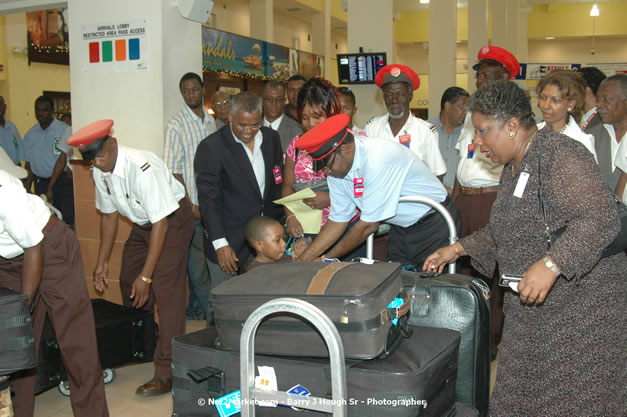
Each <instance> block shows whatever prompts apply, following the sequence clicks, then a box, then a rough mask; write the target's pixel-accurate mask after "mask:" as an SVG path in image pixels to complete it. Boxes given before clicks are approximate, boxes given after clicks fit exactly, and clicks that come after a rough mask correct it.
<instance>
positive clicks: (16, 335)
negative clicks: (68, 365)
mask: <svg viewBox="0 0 627 417" xmlns="http://www.w3.org/2000/svg"><path fill="white" fill-rule="evenodd" d="M34 366H35V340H34V339H33V327H32V325H31V319H30V312H29V311H28V296H27V295H26V294H20V293H18V292H15V291H13V290H12V289H10V288H5V287H0V375H9V374H12V373H13V372H16V371H19V370H22V369H29V368H33V367H34Z"/></svg>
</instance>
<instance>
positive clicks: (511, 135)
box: [509, 131, 514, 139]
mask: <svg viewBox="0 0 627 417" xmlns="http://www.w3.org/2000/svg"><path fill="white" fill-rule="evenodd" d="M509 138H510V139H514V132H512V131H510V132H509Z"/></svg>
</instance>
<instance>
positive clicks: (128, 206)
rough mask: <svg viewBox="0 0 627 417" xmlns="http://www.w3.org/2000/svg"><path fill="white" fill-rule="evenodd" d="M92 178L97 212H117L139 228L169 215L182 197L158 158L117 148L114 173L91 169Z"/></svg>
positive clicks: (174, 179)
mask: <svg viewBox="0 0 627 417" xmlns="http://www.w3.org/2000/svg"><path fill="white" fill-rule="evenodd" d="M93 177H94V182H95V183H96V208H97V209H98V210H100V212H101V213H105V214H108V213H114V212H116V211H118V212H119V213H120V214H122V215H124V216H126V217H128V218H129V220H130V221H132V222H133V223H135V224H138V225H140V226H141V225H145V224H148V223H153V224H154V223H156V222H158V221H159V220H161V219H163V218H165V217H166V216H168V215H170V214H171V213H173V212H174V211H175V210H176V209H178V208H179V203H178V202H179V200H180V199H182V198H183V197H185V188H183V184H181V183H180V182H179V181H177V180H176V178H174V176H173V175H172V174H171V173H170V170H169V169H168V167H166V166H165V163H164V162H163V161H162V160H161V159H159V158H158V157H157V155H155V154H154V153H152V152H148V151H141V150H139V149H133V148H127V147H125V146H122V145H120V144H118V157H117V160H116V161H115V167H114V168H113V172H102V171H101V170H99V169H98V168H94V171H93Z"/></svg>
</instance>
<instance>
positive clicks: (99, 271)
mask: <svg viewBox="0 0 627 417" xmlns="http://www.w3.org/2000/svg"><path fill="white" fill-rule="evenodd" d="M108 273H109V267H108V265H107V264H104V265H96V268H95V269H94V274H93V275H94V288H96V291H98V292H99V293H102V292H104V290H105V289H107V288H108V287H109V281H108V280H107V275H108Z"/></svg>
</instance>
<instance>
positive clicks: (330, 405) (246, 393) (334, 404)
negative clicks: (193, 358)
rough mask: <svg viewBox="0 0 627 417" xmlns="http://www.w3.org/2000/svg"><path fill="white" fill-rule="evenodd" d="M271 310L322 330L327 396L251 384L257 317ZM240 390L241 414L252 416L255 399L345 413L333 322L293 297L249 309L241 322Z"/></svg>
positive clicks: (342, 371)
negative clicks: (328, 384) (328, 364)
mask: <svg viewBox="0 0 627 417" xmlns="http://www.w3.org/2000/svg"><path fill="white" fill-rule="evenodd" d="M274 313H290V314H295V315H297V316H300V317H302V318H304V319H306V320H309V321H310V322H311V324H313V325H314V326H315V328H316V329H317V330H318V331H319V332H320V334H322V337H323V338H324V341H325V342H326V344H327V348H328V349H329V358H330V362H331V389H332V397H331V400H329V399H328V398H321V397H313V396H308V397H304V396H300V395H295V394H288V393H287V392H285V391H265V390H260V389H258V388H255V334H256V333H257V328H258V327H259V324H260V323H261V321H262V320H263V319H264V318H266V317H267V316H269V315H271V314H274ZM240 392H241V406H242V417H255V402H257V401H258V400H266V401H276V402H278V403H282V404H290V403H291V404H298V408H305V409H308V410H316V411H323V412H326V413H333V416H334V417H346V415H347V413H346V402H347V399H346V371H345V363H344V345H342V340H341V339H340V334H339V332H338V331H337V328H336V327H335V325H334V324H333V322H332V321H331V320H330V319H329V317H327V316H326V314H324V313H323V312H322V311H321V310H320V309H319V308H318V307H316V306H314V305H312V304H310V303H308V302H306V301H302V300H299V299H296V298H277V299H275V300H271V301H268V302H267V303H265V304H263V305H261V306H260V307H259V308H257V309H256V310H255V311H253V312H252V314H251V315H250V316H249V317H248V319H247V320H246V322H245V323H244V328H243V330H242V335H241V337H240Z"/></svg>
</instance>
